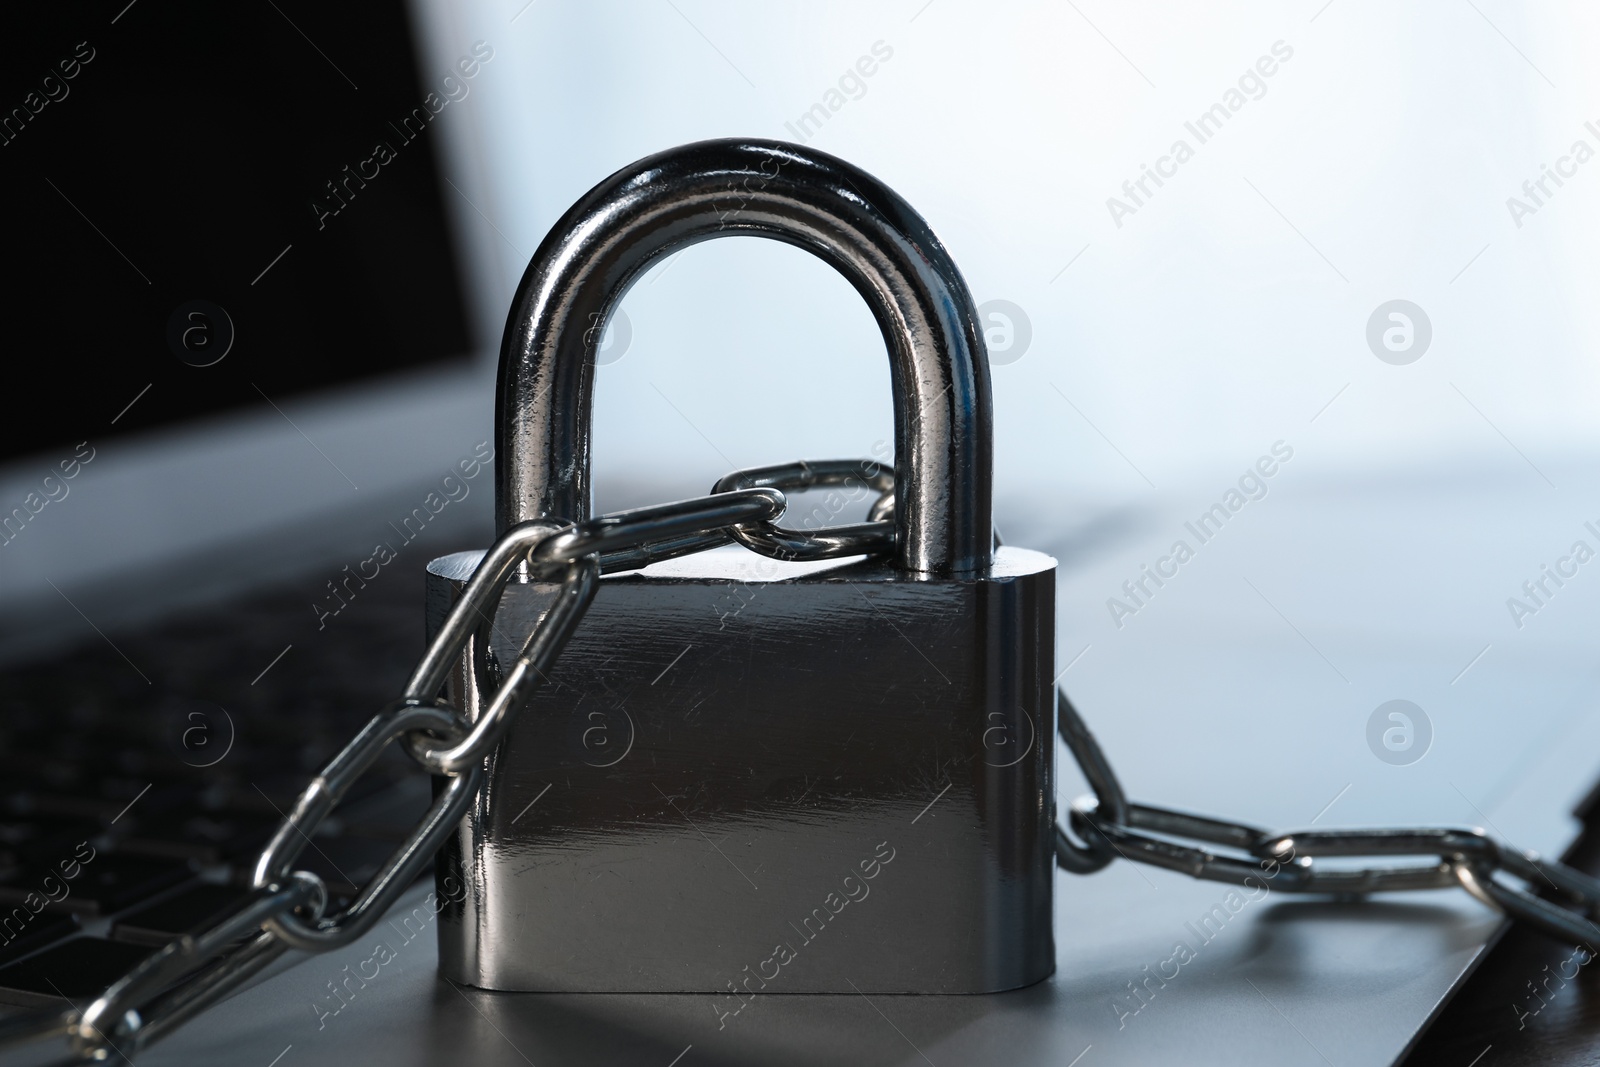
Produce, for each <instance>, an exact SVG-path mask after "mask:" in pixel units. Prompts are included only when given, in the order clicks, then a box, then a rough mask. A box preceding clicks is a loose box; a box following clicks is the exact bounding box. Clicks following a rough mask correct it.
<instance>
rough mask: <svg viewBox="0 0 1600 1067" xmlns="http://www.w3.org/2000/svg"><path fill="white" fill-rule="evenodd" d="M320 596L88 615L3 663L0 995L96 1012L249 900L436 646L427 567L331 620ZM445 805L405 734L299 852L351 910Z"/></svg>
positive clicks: (267, 596)
mask: <svg viewBox="0 0 1600 1067" xmlns="http://www.w3.org/2000/svg"><path fill="white" fill-rule="evenodd" d="M414 569H416V570H418V571H420V569H421V568H420V567H417V568H414ZM311 599H312V598H310V597H308V596H307V595H306V594H305V593H304V591H303V590H299V589H293V590H291V589H279V590H273V591H267V592H264V593H259V594H253V595H251V596H249V597H246V598H242V599H240V600H238V601H237V602H234V603H230V604H227V605H224V606H221V607H218V608H213V609H208V610H205V611H198V612H192V613H189V614H186V615H184V616H182V617H178V618H174V619H172V620H170V621H168V622H165V623H162V624H158V625H155V626H153V627H151V628H150V629H148V630H146V631H144V632H141V633H137V634H132V633H130V634H120V633H119V634H113V635H112V636H111V638H110V639H109V640H108V639H105V638H103V637H101V636H98V635H96V634H95V633H94V632H93V631H91V630H89V628H88V627H87V626H86V627H85V630H86V632H87V639H86V640H85V641H84V642H83V643H82V644H81V645H79V646H78V647H76V648H73V649H71V650H69V651H66V652H64V653H62V654H60V655H57V656H53V657H52V658H50V659H48V660H44V661H38V662H33V663H30V664H25V665H23V666H21V667H16V668H11V669H8V670H6V671H5V674H4V677H5V682H4V684H3V686H0V1004H5V1005H14V1006H18V1007H39V1006H47V1005H52V1004H54V1005H59V1006H61V1007H63V1008H65V1007H66V1004H65V1002H66V1001H72V1002H75V1003H76V1004H78V1005H79V1006H82V1004H83V1003H84V1002H85V1001H86V1000H88V999H92V998H93V997H94V996H95V995H96V994H98V993H99V992H100V991H101V990H102V989H104V987H105V986H106V985H107V984H108V983H109V982H111V981H114V980H115V979H116V978H118V977H120V976H121V975H122V974H123V973H124V972H126V971H127V970H128V969H129V968H130V967H131V966H133V965H134V964H136V963H137V962H138V961H139V960H140V959H142V958H144V957H145V956H146V955H147V954H149V953H150V952H152V951H154V950H155V948H157V947H159V946H160V945H162V944H165V943H166V941H167V940H168V939H169V938H171V937H173V936H175V935H177V934H180V933H183V932H185V931H189V930H193V929H196V928H200V927H203V926H204V925H206V923H207V921H208V920H210V919H215V918H218V917H220V916H221V915H223V914H224V913H226V912H227V911H229V910H230V909H231V908H232V907H233V906H234V905H236V904H237V903H239V902H240V901H241V900H242V899H243V897H244V896H245V895H246V893H247V886H248V880H249V874H250V865H251V863H252V861H253V860H254V857H255V854H256V852H257V851H258V850H259V849H260V848H261V846H262V845H263V844H265V842H266V841H267V839H268V837H269V836H270V835H271V833H272V832H273V830H274V829H275V828H276V827H277V825H278V823H279V821H280V819H281V818H282V816H283V813H284V812H286V811H288V810H289V808H290V806H291V805H292V804H293V802H294V800H295V798H296V796H297V795H298V794H299V792H300V790H301V789H302V788H303V787H304V786H305V784H306V782H307V781H308V779H309V778H310V776H311V775H312V774H314V773H315V772H316V771H317V770H319V769H320V768H321V767H322V765H323V764H324V763H326V762H327V760H328V759H330V758H331V757H332V756H333V755H334V754H335V753H337V752H338V750H339V749H340V748H341V747H342V746H343V745H344V743H345V742H346V741H348V740H349V738H350V737H351V736H352V735H353V734H354V733H355V732H356V731H357V730H358V729H359V728H360V727H361V726H362V725H363V724H364V723H365V722H366V721H367V720H368V719H369V718H371V717H372V715H373V714H375V713H376V712H377V711H378V710H379V709H380V708H381V707H383V706H384V705H385V704H386V703H388V702H389V701H391V700H393V699H394V696H395V695H396V694H397V693H398V692H400V689H401V687H402V686H403V685H404V683H405V679H406V676H407V673H408V672H409V670H410V668H411V667H412V665H413V664H414V663H415V661H416V658H417V657H418V656H419V655H420V654H421V651H422V590H421V575H420V574H416V575H402V574H395V575H387V574H386V575H385V580H384V581H375V582H370V583H368V584H367V586H366V587H365V588H363V589H362V590H361V595H360V598H359V599H358V600H356V601H354V602H352V603H351V604H350V605H349V607H348V608H347V609H346V610H344V611H342V612H340V613H339V614H338V616H336V617H333V618H328V619H326V620H325V623H326V625H325V627H324V628H323V629H321V630H319V629H318V627H317V623H318V621H319V620H318V619H317V617H316V614H315V613H314V612H313V610H312V609H311V608H310V607H309V606H308V605H309V604H310V603H311ZM113 642H114V644H113ZM430 799H431V786H430V784H429V780H428V778H427V776H426V775H424V774H422V773H421V772H420V771H419V770H418V769H417V768H416V767H415V766H414V765H413V764H411V762H410V761H409V760H408V759H407V758H406V757H405V756H404V755H403V754H402V753H400V752H399V751H398V750H397V749H396V748H395V747H394V746H390V748H389V750H388V751H386V752H385V754H384V757H383V758H382V759H381V760H380V761H379V762H378V764H377V765H376V766H374V767H373V769H372V771H371V772H369V773H368V774H367V775H366V776H365V777H363V778H362V780H361V781H360V782H359V783H357V785H356V786H355V787H354V789H353V790H352V793H351V794H350V795H349V796H347V798H346V800H345V802H344V804H343V805H341V807H340V809H339V811H338V812H336V813H335V814H334V816H332V817H330V818H329V819H328V820H327V821H326V822H325V823H324V824H323V826H322V827H321V828H320V829H319V830H318V831H317V833H316V836H315V837H314V838H313V839H312V841H311V843H310V845H308V847H307V848H306V849H305V851H304V852H302V853H301V856H300V859H299V861H298V862H297V864H296V866H297V867H300V868H304V869H308V870H311V871H314V872H316V873H317V874H318V875H320V876H321V877H322V878H323V879H324V880H325V881H326V883H327V885H328V889H329V893H330V897H331V899H332V905H331V906H336V905H337V904H339V903H340V902H341V900H348V899H349V898H350V896H351V895H353V894H354V893H355V892H356V890H357V888H358V887H359V886H360V885H361V884H362V883H363V882H364V881H365V880H366V879H367V878H368V877H370V876H371V875H372V873H373V872H374V871H375V870H376V869H377V868H378V866H379V865H380V864H381V863H382V862H383V861H384V860H385V859H386V858H387V857H388V856H389V855H390V853H392V852H393V851H394V849H395V847H396V846H397V845H398V844H399V843H400V841H401V840H403V838H404V836H405V833H406V832H407V830H408V829H409V827H410V826H412V825H414V824H415V821H416V820H417V819H418V818H420V816H421V814H422V813H423V811H424V810H425V809H426V807H427V805H428V803H429V801H430Z"/></svg>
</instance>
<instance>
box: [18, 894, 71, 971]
mask: <svg viewBox="0 0 1600 1067" xmlns="http://www.w3.org/2000/svg"><path fill="white" fill-rule="evenodd" d="M78 929H79V928H78V921H77V920H76V919H74V918H73V917H72V916H70V915H51V914H49V913H41V914H38V915H35V914H34V913H33V912H31V911H29V910H28V909H27V908H18V909H13V910H12V911H10V912H5V911H0V964H6V963H10V962H11V961H12V960H16V959H21V958H22V957H23V956H26V955H27V954H28V953H30V952H36V951H38V950H39V949H41V948H44V947H45V946H46V945H48V944H50V943H51V942H53V941H63V940H65V939H67V938H69V937H71V936H72V935H73V934H75V933H77V932H78Z"/></svg>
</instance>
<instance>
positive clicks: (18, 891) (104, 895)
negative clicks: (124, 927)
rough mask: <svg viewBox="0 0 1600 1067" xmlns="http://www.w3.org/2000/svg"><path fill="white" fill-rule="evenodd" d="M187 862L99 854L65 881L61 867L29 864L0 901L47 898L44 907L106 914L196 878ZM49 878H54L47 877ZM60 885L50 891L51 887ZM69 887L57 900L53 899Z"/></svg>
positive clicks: (8, 885)
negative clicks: (74, 875) (74, 876)
mask: <svg viewBox="0 0 1600 1067" xmlns="http://www.w3.org/2000/svg"><path fill="white" fill-rule="evenodd" d="M194 876H195V875H194V871H193V870H191V869H190V867H189V865H188V864H186V863H178V862H175V861H172V860H164V859H156V858H152V857H146V856H122V855H115V854H112V853H107V852H100V853H97V854H95V855H94V856H93V857H92V858H91V859H90V860H89V861H88V862H86V863H82V864H81V865H80V867H79V869H78V875H77V877H76V878H73V879H70V880H66V879H64V878H63V876H62V873H61V871H60V870H59V869H58V868H24V869H23V870H21V871H19V872H18V873H17V874H16V875H15V876H14V877H12V878H11V879H10V880H8V882H7V883H6V884H5V885H0V903H3V904H7V905H13V906H14V905H18V904H22V905H25V906H31V905H28V901H29V899H30V898H31V899H32V900H34V901H35V902H37V901H38V899H39V898H40V897H45V899H46V900H47V903H46V905H45V910H48V911H51V912H69V913H71V914H74V915H104V914H109V913H111V912H114V911H120V910H121V909H123V908H125V907H128V906H129V905H131V904H137V903H139V902H140V901H142V900H147V899H149V898H150V897H152V896H154V895H155V894H157V893H159V892H161V891H162V890H163V889H168V888H170V887H172V886H175V885H177V884H179V883H180V882H183V881H186V880H188V879H191V878H193V877H194ZM46 879H49V881H46ZM52 885H54V886H58V887H60V888H58V889H55V890H51V888H50V887H51V886H52ZM62 889H64V890H65V895H62V896H60V897H59V898H58V899H54V900H51V899H50V898H51V897H53V896H55V895H56V894H57V893H60V892H61V890H62Z"/></svg>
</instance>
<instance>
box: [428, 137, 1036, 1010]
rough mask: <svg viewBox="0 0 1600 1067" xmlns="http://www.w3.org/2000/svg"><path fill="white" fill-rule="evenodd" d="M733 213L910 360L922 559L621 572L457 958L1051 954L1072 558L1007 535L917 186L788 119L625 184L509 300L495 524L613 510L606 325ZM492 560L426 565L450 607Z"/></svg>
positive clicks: (809, 961)
mask: <svg viewBox="0 0 1600 1067" xmlns="http://www.w3.org/2000/svg"><path fill="white" fill-rule="evenodd" d="M724 190H735V192H734V193H728V192H725V191H724ZM708 194H710V195H708ZM714 195H721V196H722V197H723V198H724V204H725V205H726V206H727V207H733V208H734V211H733V212H732V213H731V215H730V213H729V212H728V211H726V210H725V208H722V207H717V206H716V202H715V200H714V199H712V196H714ZM734 195H737V197H738V203H737V205H732V204H727V203H726V202H727V199H728V198H730V197H732V196H734ZM674 212H678V217H674V214H673V213H674ZM708 219H711V220H714V224H708ZM721 232H753V233H762V234H765V235H768V236H776V237H778V238H779V239H783V240H789V241H792V242H793V243H796V244H800V245H802V246H803V247H807V248H809V249H810V250H811V251H814V252H817V253H818V254H819V255H821V256H822V257H823V258H824V259H826V260H828V261H829V262H831V263H833V264H834V265H835V266H838V267H840V269H841V271H843V272H844V273H845V274H846V276H847V277H848V278H850V280H851V281H852V282H853V283H854V284H855V285H856V288H857V289H858V290H859V291H861V292H862V293H863V295H864V296H866V297H867V298H868V303H869V305H871V306H872V308H873V310H874V312H875V314H876V315H877V318H878V321H879V323H880V325H881V326H882V327H883V330H884V334H885V338H886V340H887V341H888V343H889V347H890V355H891V359H892V361H893V364H894V375H893V383H894V386H895V400H896V480H895V491H896V506H895V521H896V537H897V546H898V552H897V556H896V558H893V559H890V560H866V561H860V560H857V561H849V560H845V561H827V562H819V563H793V562H779V561H776V560H771V559H767V558H765V557H761V556H757V555H755V554H753V553H750V552H748V551H746V550H745V549H742V548H737V547H730V548H726V549H721V550H716V551H713V552H707V553H701V554H699V555H696V556H690V557H685V558H683V559H679V560H673V561H670V562H666V563H659V564H656V565H654V566H652V567H650V568H648V569H646V570H645V571H642V572H634V573H631V574H623V575H613V576H608V577H607V578H605V579H603V580H602V581H601V583H600V587H599V591H598V592H597V593H596V595H595V598H594V602H593V604H592V605H591V606H590V608H589V610H588V613H587V614H586V616H585V617H584V620H583V622H582V624H581V625H580V626H579V628H578V630H577V632H576V633H575V634H574V636H573V637H572V638H571V640H570V642H569V643H568V644H567V646H566V649H565V651H564V652H563V653H562V655H561V658H560V660H559V661H558V662H557V664H556V666H555V668H554V669H553V670H552V671H551V672H550V674H549V677H548V678H547V679H546V681H545V683H544V685H543V686H542V687H541V688H540V689H539V690H538V692H536V694H535V695H534V697H533V698H532V699H531V700H530V701H529V703H528V705H527V706H526V707H525V708H524V709H523V710H522V711H521V712H520V714H519V715H518V717H517V719H516V721H515V723H514V724H513V725H512V727H511V728H510V730H509V731H508V732H507V734H506V736H505V738H504V739H503V741H502V742H501V744H500V746H499V748H498V749H497V751H496V754H495V755H494V756H493V757H492V759H491V760H490V766H489V774H488V779H487V784H486V786H485V787H484V790H483V792H482V794H481V795H480V797H479V799H478V801H477V803H476V805H475V807H474V809H473V810H472V812H471V813H470V814H469V816H468V817H467V818H466V820H464V822H463V824H462V826H461V829H460V832H459V834H458V835H457V837H456V838H455V839H454V841H453V842H452V844H450V845H447V846H446V848H445V850H444V851H443V852H442V853H441V857H440V865H439V877H440V884H441V893H440V897H441V901H442V903H443V906H444V910H443V911H442V912H441V913H440V916H439V937H440V965H441V970H442V971H443V973H444V974H445V975H446V976H447V977H448V978H450V979H452V980H454V981H458V982H464V983H468V984H471V985H475V986H479V987H483V988H490V989H502V990H541V991H595V992H701V993H712V994H721V995H723V996H724V997H725V998H726V1008H725V1010H727V1011H729V1012H732V1011H736V1010H738V1008H739V1006H740V1005H741V1004H742V1003H743V1002H744V998H747V997H748V996H750V995H751V994H753V993H755V992H764V993H783V992H793V993H816V992H830V993H851V992H856V991H860V992H866V993H872V992H893V993H977V992H991V991H997V990H1002V989H1010V988H1015V987H1018V986H1022V985H1027V984H1030V983H1033V982H1036V981H1038V980H1040V979H1042V978H1044V977H1047V976H1048V975H1049V974H1050V973H1051V972H1052V970H1053V969H1054V960H1055V950H1054V942H1053V939H1052V937H1051V926H1050V923H1051V898H1052V881H1053V871H1054V862H1053V833H1054V829H1053V827H1054V815H1055V803H1054V782H1053V762H1054V702H1053V690H1052V678H1051V675H1052V667H1053V661H1054V645H1055V610H1054V608H1055V562H1054V560H1052V559H1050V558H1049V557H1047V556H1044V555H1041V554H1039V553H1034V552H1029V551H1027V550H1024V549H1014V548H1004V549H1000V550H999V551H998V553H997V554H993V555H991V552H990V548H989V543H988V542H989V538H990V536H991V535H990V529H991V528H990V525H989V507H990V501H989V485H988V475H989V462H990V456H989V449H990V445H989V437H990V422H989V418H990V415H989V396H988V375H987V366H986V364H985V362H984V360H983V355H982V353H983V349H982V341H981V337H980V335H979V333H978V331H977V327H976V322H975V314H974V312H973V310H972V307H971V297H970V295H969V294H968V293H967V291H966V288H965V284H964V283H963V282H962V281H961V280H960V276H959V274H958V273H957V272H956V271H955V268H954V266H953V264H951V263H950V262H949V259H948V255H947V253H945V251H944V249H943V248H942V247H941V246H940V245H939V244H938V242H937V240H936V239H935V238H934V237H933V236H932V234H931V232H929V231H928V230H927V228H926V224H925V223H923V222H922V220H921V219H920V217H918V216H916V214H915V213H914V212H912V211H911V209H910V208H909V207H908V206H906V205H905V204H904V202H903V201H901V200H900V199H899V198H898V197H896V196H895V195H894V194H893V193H892V192H890V191H889V190H887V189H886V188H885V187H883V186H882V185H881V184H880V183H878V182H876V181H875V180H874V179H872V178H870V176H868V175H866V174H864V173H863V172H861V171H859V170H856V169H855V168H852V167H849V166H848V165H847V164H844V163H842V162H841V161H838V160H836V159H833V158H832V157H828V156H825V155H823V154H821V153H816V152H812V151H810V150H802V149H798V148H796V147H795V146H792V145H782V144H777V143H774V142H753V141H741V142H732V141H728V142H704V143H702V144H700V145H693V146H688V147H686V148H684V149H678V150H674V151H673V152H669V153H663V154H662V155H660V156H656V157H651V158H650V159H647V160H642V161H640V162H639V163H638V164H635V165H634V166H632V167H630V168H626V169H625V170H624V171H621V172H618V174H617V175H614V176H612V178H609V179H607V181H606V182H603V183H602V184H601V185H600V186H597V187H596V189H595V190H594V191H592V192H591V193H590V194H589V195H588V196H587V197H585V199H584V200H582V201H580V202H579V204H578V205H576V206H575V207H574V208H573V209H572V211H571V212H569V213H568V215H567V216H566V217H565V218H564V219H563V220H562V222H560V223H558V224H557V226H556V228H555V229H554V230H553V231H552V234H551V237H549V238H547V239H546V242H545V244H544V245H543V246H541V249H540V251H539V253H538V254H536V255H535V257H534V262H533V264H532V265H530V267H529V271H528V274H527V275H526V276H525V277H524V279H523V283H522V287H521V289H519V293H518V299H517V302H516V305H515V306H514V308H513V312H512V317H511V323H510V325H509V326H508V329H507V340H506V345H505V349H504V351H503V354H502V364H501V385H500V396H499V420H500V423H499V435H500V439H501V450H500V455H499V457H498V459H497V463H498V464H499V471H498V475H499V482H498V494H499V495H498V496H497V512H498V515H497V518H498V522H499V525H500V527H501V528H502V529H504V528H506V527H507V526H509V525H511V524H513V523H515V522H519V521H523V520H524V519H528V518H536V517H548V516H560V517H562V518H569V519H582V518H586V517H587V515H588V486H587V476H588V418H589V406H590V402H591V395H592V383H593V364H592V351H593V348H594V346H595V344H596V343H597V342H598V339H599V333H600V330H599V329H598V328H597V327H599V326H601V325H603V323H604V321H605V317H606V315H608V314H609V311H610V309H611V307H613V306H614V304H615V302H616V300H617V299H619V298H620V295H621V293H622V292H623V291H624V290H625V289H626V286H627V284H628V283H629V282H631V281H632V279H633V278H636V277H637V276H638V274H639V273H640V272H641V271H642V269H643V267H644V266H645V265H646V264H647V263H648V262H650V261H652V260H653V259H654V258H655V257H657V256H659V255H661V254H664V253H665V252H668V251H672V250H675V249H676V248H678V247H682V246H683V245H684V244H687V243H690V242H692V241H694V240H703V239H705V238H707V237H710V236H716V235H718V234H719V233H721ZM618 234H621V235H622V236H621V237H619V236H618ZM580 252H581V253H583V254H578V253H580ZM586 271H587V273H585V272H586ZM552 276H555V280H554V281H552ZM573 323H580V324H582V326H581V328H579V329H576V330H575V329H574V328H573V327H572V325H571V324H573ZM562 325H564V326H565V327H566V328H565V329H564V330H563V329H559V328H557V327H558V326H562ZM574 333H587V334H588V337H587V338H582V339H575V338H574V337H573V336H572V335H573V334H574ZM584 357H589V358H584ZM530 454H531V455H534V456H537V457H539V461H538V462H529V461H528V457H529V455H530ZM941 487H943V488H942V489H941ZM941 492H945V493H946V494H947V499H945V498H942V497H941V495H940V494H941ZM941 504H946V505H947V506H941ZM479 555H480V554H479V553H461V554H457V555H455V556H448V557H444V558H443V559H439V560H436V561H434V563H433V564H431V565H430V567H429V577H428V582H429V584H428V620H429V629H430V632H431V631H432V630H434V629H435V628H436V627H437V626H438V625H439V623H440V621H441V620H442V619H443V617H444V615H445V614H446V613H447V612H448V610H449V607H450V605H451V604H452V603H454V601H455V599H456V598H457V597H458V596H459V593H460V590H461V588H462V587H463V585H464V583H465V580H466V579H467V578H468V577H469V576H470V574H471V571H472V568H473V567H474V566H475V564H476V562H477V558H478V557H479ZM553 596H554V587H553V586H550V585H546V584H543V583H540V582H535V581H524V582H521V583H513V584H511V585H509V586H508V587H507V588H506V591H505V593H504V595H503V597H502V599H501V602H500V605H499V608H498V610H497V612H496V615H495V618H494V625H493V634H492V637H491V639H490V644H491V645H492V646H495V647H512V646H520V644H521V642H522V641H523V640H524V639H525V638H526V637H527V636H528V634H530V633H531V632H532V630H533V628H534V626H535V625H536V623H537V621H538V619H539V618H540V616H541V615H542V613H543V611H544V610H545V609H546V608H547V607H548V605H549V604H550V602H551V601H552V599H553ZM474 640H476V639H474ZM478 651H479V650H477V649H475V648H474V647H470V646H469V648H468V649H467V650H466V652H465V654H464V655H463V657H462V661H461V663H460V664H459V665H458V667H457V669H456V671H455V672H454V675H453V677H452V680H451V683H450V687H449V689H450V694H449V695H450V699H451V701H452V702H453V703H456V705H457V706H458V707H460V708H462V709H463V712H464V714H466V715H467V716H468V717H473V716H475V715H476V714H477V711H478V708H479V697H480V692H481V691H482V690H483V689H484V688H486V687H487V686H488V685H492V679H480V678H478V677H476V676H475V675H474V669H473V667H472V663H473V662H474V656H475V655H477V654H478ZM446 879H450V880H449V881H446ZM457 879H459V881H457ZM461 886H465V892H462V890H461V889H460V887H461ZM446 889H452V890H453V892H445V891H444V890H446Z"/></svg>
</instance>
